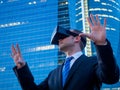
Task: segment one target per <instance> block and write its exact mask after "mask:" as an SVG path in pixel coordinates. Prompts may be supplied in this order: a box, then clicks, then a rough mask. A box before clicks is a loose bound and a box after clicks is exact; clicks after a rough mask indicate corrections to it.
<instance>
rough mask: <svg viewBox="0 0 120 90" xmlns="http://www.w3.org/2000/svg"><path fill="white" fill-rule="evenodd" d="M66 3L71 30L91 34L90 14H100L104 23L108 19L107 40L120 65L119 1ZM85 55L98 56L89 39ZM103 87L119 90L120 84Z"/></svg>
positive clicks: (88, 0)
mask: <svg viewBox="0 0 120 90" xmlns="http://www.w3.org/2000/svg"><path fill="white" fill-rule="evenodd" d="M59 1H61V0H59ZM62 1H63V0H62ZM65 1H66V0H65ZM66 2H67V5H66V6H68V11H69V12H67V13H68V15H67V18H68V19H69V24H70V28H75V29H78V30H81V31H83V32H85V33H90V29H89V26H88V23H87V21H86V17H88V16H89V15H90V14H94V15H96V14H98V16H99V18H100V21H101V22H104V18H107V26H106V30H107V38H108V40H109V41H110V42H111V45H112V48H113V52H114V55H115V57H116V60H117V63H118V64H119V65H120V61H119V60H120V49H119V45H120V16H119V15H120V3H119V2H118V0H68V1H66ZM58 7H59V6H58ZM63 11H64V10H63ZM58 12H59V10H58ZM58 18H59V17H58ZM58 21H59V20H58ZM65 24H66V23H65ZM102 24H103V23H102ZM85 54H86V55H87V56H91V55H96V50H95V47H94V45H93V43H91V41H90V40H89V39H87V46H86V49H85ZM103 86H104V87H103V90H104V89H106V88H108V89H110V88H111V89H113V88H114V89H118V88H119V86H120V84H119V83H117V84H115V85H110V86H106V85H103Z"/></svg>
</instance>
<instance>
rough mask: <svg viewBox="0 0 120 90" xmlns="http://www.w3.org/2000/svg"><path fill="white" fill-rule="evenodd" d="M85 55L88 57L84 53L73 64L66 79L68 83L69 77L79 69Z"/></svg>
mask: <svg viewBox="0 0 120 90" xmlns="http://www.w3.org/2000/svg"><path fill="white" fill-rule="evenodd" d="M85 57H86V56H85V55H82V56H80V57H79V58H78V59H77V60H76V61H75V62H74V64H73V66H72V67H71V69H70V72H69V74H68V77H67V79H66V83H67V82H68V81H69V79H70V78H71V76H72V75H73V74H74V72H75V71H76V70H77V68H78V67H79V66H80V64H82V62H83V61H84V59H85ZM66 83H65V85H66Z"/></svg>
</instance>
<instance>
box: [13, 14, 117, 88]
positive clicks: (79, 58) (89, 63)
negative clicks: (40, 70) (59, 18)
mask: <svg viewBox="0 0 120 90" xmlns="http://www.w3.org/2000/svg"><path fill="white" fill-rule="evenodd" d="M87 21H88V24H89V26H90V29H91V33H82V32H80V31H77V30H74V29H70V30H66V29H65V28H64V27H61V26H57V27H56V29H55V31H54V33H53V35H52V38H51V44H54V45H58V47H59V49H60V51H63V52H64V53H65V54H66V59H65V62H64V63H63V64H62V65H61V66H58V67H57V68H56V69H54V70H52V71H51V72H50V73H49V75H48V76H47V77H46V79H45V80H44V81H43V82H42V83H40V84H39V85H36V84H35V83H34V78H33V76H32V74H31V72H30V70H29V67H28V65H27V63H26V62H25V61H24V59H23V57H22V55H21V52H20V48H19V45H18V44H17V45H16V47H15V46H14V45H12V47H11V51H12V58H13V60H14V62H15V64H16V66H15V67H14V68H13V70H14V72H15V74H16V76H17V78H18V80H19V82H20V84H21V87H22V90H100V88H101V85H102V83H106V84H114V83H116V82H118V80H119V68H118V66H117V64H116V61H115V58H114V55H113V51H112V48H111V45H110V42H109V41H108V40H107V39H106V29H105V28H106V19H104V24H103V25H101V23H100V20H99V18H98V15H96V16H95V17H94V16H93V15H90V17H88V18H87ZM86 37H87V38H89V39H91V40H92V41H93V43H94V45H95V47H96V52H97V56H93V57H87V56H85V55H84V54H83V52H82V51H83V49H84V48H85V46H86Z"/></svg>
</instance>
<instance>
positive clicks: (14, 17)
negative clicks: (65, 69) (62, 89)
mask: <svg viewBox="0 0 120 90" xmlns="http://www.w3.org/2000/svg"><path fill="white" fill-rule="evenodd" d="M118 1H119V0H0V57H1V58H0V90H21V88H20V85H19V83H18V80H17V78H16V76H15V74H14V72H13V70H12V68H13V67H14V66H15V65H14V62H13V60H12V58H11V57H10V53H11V51H10V46H11V45H12V44H14V45H15V44H16V43H18V44H19V45H20V48H21V53H22V55H23V57H24V59H25V61H26V62H27V63H28V65H29V67H30V69H31V72H32V74H33V76H34V78H35V82H36V83H37V84H39V83H40V82H41V81H42V80H44V79H45V77H47V75H48V73H49V72H50V71H51V70H52V69H54V68H55V67H56V66H57V65H59V64H61V63H62V62H63V60H64V57H65V55H64V54H63V53H62V52H59V51H58V48H57V47H56V46H54V45H51V44H50V38H51V35H52V31H53V30H54V27H55V26H56V25H57V24H59V25H61V26H65V27H66V28H73V29H79V30H81V31H83V32H87V33H89V32H90V30H89V26H88V23H87V22H86V17H88V16H89V14H90V13H92V14H98V16H99V17H100V19H101V21H102V22H103V18H107V27H106V29H107V38H108V39H109V40H110V42H111V44H112V47H113V50H114V54H115V56H116V58H117V63H118V64H119V65H120V3H118ZM119 2H120V1H119ZM85 54H86V55H88V56H91V55H94V54H96V52H95V49H94V47H93V45H92V43H91V42H90V40H89V39H88V41H87V46H86V49H85ZM118 88H119V89H120V84H119V83H117V84H115V85H109V86H107V85H103V88H102V90H119V89H118Z"/></svg>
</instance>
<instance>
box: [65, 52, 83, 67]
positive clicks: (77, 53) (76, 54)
mask: <svg viewBox="0 0 120 90" xmlns="http://www.w3.org/2000/svg"><path fill="white" fill-rule="evenodd" d="M82 54H83V53H82V52H81V51H79V52H76V53H74V54H73V55H71V56H73V57H74V58H73V59H72V60H71V62H70V68H71V67H72V65H73V64H74V62H75V61H76V60H77V59H78V58H79V57H80V56H81V55H82ZM67 57H70V56H67ZM67 57H66V58H67Z"/></svg>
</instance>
